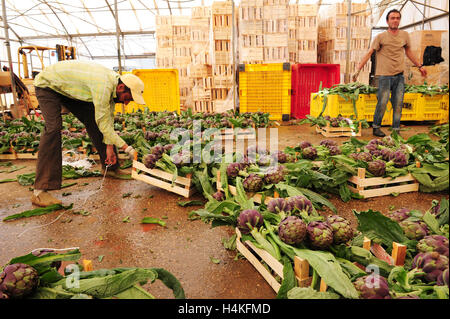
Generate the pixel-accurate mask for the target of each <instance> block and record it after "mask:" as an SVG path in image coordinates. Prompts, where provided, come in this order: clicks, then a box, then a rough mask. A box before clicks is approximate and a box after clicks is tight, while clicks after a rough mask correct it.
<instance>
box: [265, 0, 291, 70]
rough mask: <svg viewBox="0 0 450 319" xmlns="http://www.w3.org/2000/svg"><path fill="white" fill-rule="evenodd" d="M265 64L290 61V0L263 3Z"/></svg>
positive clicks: (270, 0)
mask: <svg viewBox="0 0 450 319" xmlns="http://www.w3.org/2000/svg"><path fill="white" fill-rule="evenodd" d="M263 5H264V6H263V19H264V20H263V28H264V29H263V41H264V57H263V58H264V63H284V62H287V61H289V51H288V39H289V35H288V15H289V0H264V1H263Z"/></svg>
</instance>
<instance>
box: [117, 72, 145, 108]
mask: <svg viewBox="0 0 450 319" xmlns="http://www.w3.org/2000/svg"><path fill="white" fill-rule="evenodd" d="M120 80H121V81H122V82H123V84H125V85H126V86H127V87H128V88H130V90H131V95H132V96H133V100H134V101H135V102H136V103H138V104H145V100H144V97H143V94H144V82H142V80H141V79H140V78H139V77H137V76H136V75H134V74H130V73H127V74H122V75H121V76H120Z"/></svg>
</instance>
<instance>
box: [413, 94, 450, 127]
mask: <svg viewBox="0 0 450 319" xmlns="http://www.w3.org/2000/svg"><path fill="white" fill-rule="evenodd" d="M444 96H445V95H442V94H438V95H434V96H429V95H422V96H421V112H420V118H421V120H422V121H441V120H443V116H444V115H445V114H444V113H445V101H444V100H443V98H444ZM447 101H448V95H447ZM447 114H448V102H447ZM447 117H448V116H447Z"/></svg>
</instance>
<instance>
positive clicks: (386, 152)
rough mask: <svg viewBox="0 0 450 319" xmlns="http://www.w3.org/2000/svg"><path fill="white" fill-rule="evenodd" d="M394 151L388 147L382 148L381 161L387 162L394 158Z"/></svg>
mask: <svg viewBox="0 0 450 319" xmlns="http://www.w3.org/2000/svg"><path fill="white" fill-rule="evenodd" d="M394 157H395V155H394V151H393V150H391V149H389V148H383V149H382V150H381V158H382V159H383V161H386V162H389V161H390V160H392V159H394Z"/></svg>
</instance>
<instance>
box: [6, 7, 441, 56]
mask: <svg viewBox="0 0 450 319" xmlns="http://www.w3.org/2000/svg"><path fill="white" fill-rule="evenodd" d="M5 1H6V13H7V21H8V24H9V27H10V28H9V37H10V40H11V43H12V44H11V46H12V47H13V43H14V44H15V46H16V47H18V46H19V45H20V41H22V42H21V44H22V45H30V44H33V45H41V46H50V47H54V46H55V45H56V44H64V45H71V46H75V47H76V48H77V50H78V55H79V57H80V58H88V59H105V58H110V59H114V58H115V57H117V38H116V22H115V18H114V17H115V1H114V0H21V1H15V0H5ZM352 1H353V2H366V1H365V0H352ZM405 1H406V0H371V1H370V3H371V4H372V5H375V8H376V4H377V5H381V9H380V8H376V9H374V10H375V11H373V13H374V12H377V14H379V13H380V12H381V10H384V9H385V8H386V7H392V6H395V5H397V6H400V5H401V4H402V3H404V2H405ZM422 1H423V0H422ZM433 1H438V0H433ZM212 2H213V1H212V0H117V10H118V18H119V30H120V35H121V55H122V56H124V57H126V58H127V59H133V58H143V57H145V56H152V55H153V54H154V52H155V50H156V41H155V38H154V31H155V20H156V19H155V17H156V16H157V15H190V14H191V8H193V7H197V6H202V5H207V6H209V5H211V4H212ZM239 2H240V1H235V5H238V4H239ZM290 2H291V3H318V2H320V3H321V4H322V5H324V4H327V3H328V4H329V3H334V2H342V0H340V1H335V0H323V1H319V0H306V1H305V0H300V1H298V0H291V1H290ZM380 15H381V14H380ZM378 18H379V16H378ZM1 25H2V28H1V29H0V37H2V38H3V39H4V29H3V21H2V22H1ZM12 54H13V55H14V54H15V53H14V52H13V53H12ZM4 59H5V56H4V55H2V60H3V61H4Z"/></svg>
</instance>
